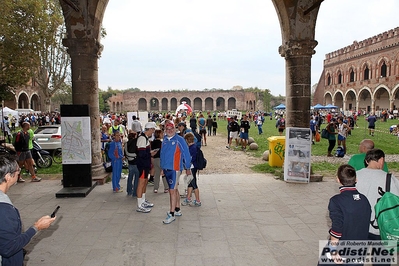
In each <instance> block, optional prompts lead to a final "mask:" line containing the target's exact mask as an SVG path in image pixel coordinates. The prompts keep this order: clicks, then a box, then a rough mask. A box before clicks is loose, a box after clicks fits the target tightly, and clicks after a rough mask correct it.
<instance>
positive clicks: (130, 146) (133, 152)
mask: <svg viewBox="0 0 399 266" xmlns="http://www.w3.org/2000/svg"><path fill="white" fill-rule="evenodd" d="M125 145H126V146H125V147H126V149H125V156H126V157H127V159H128V161H136V159H137V138H134V139H129V141H128V142H127V143H126V144H125Z"/></svg>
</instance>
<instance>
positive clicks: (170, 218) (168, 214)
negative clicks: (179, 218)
mask: <svg viewBox="0 0 399 266" xmlns="http://www.w3.org/2000/svg"><path fill="white" fill-rule="evenodd" d="M166 215H167V216H166V219H165V220H163V221H162V222H163V223H164V224H170V223H171V222H173V221H174V220H176V218H175V217H174V216H172V215H171V214H170V212H167V213H166Z"/></svg>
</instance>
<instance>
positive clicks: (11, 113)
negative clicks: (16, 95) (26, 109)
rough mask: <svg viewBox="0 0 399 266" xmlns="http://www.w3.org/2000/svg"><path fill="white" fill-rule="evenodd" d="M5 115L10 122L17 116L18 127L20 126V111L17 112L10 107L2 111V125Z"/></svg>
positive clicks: (0, 118)
mask: <svg viewBox="0 0 399 266" xmlns="http://www.w3.org/2000/svg"><path fill="white" fill-rule="evenodd" d="M3 115H4V117H8V119H9V120H10V121H11V117H13V116H15V118H16V119H17V122H16V125H18V121H19V115H18V111H15V110H13V109H11V108H8V107H4V108H2V109H1V110H0V124H3Z"/></svg>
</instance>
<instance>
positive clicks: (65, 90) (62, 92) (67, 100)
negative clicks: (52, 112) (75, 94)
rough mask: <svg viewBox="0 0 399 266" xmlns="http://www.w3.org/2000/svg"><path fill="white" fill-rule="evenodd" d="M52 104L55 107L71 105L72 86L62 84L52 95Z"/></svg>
mask: <svg viewBox="0 0 399 266" xmlns="http://www.w3.org/2000/svg"><path fill="white" fill-rule="evenodd" d="M52 102H53V103H54V104H55V103H56V104H57V105H61V104H72V85H71V84H67V83H65V82H64V83H63V84H62V85H61V86H60V88H59V89H58V90H57V91H56V92H55V93H54V96H53V99H52Z"/></svg>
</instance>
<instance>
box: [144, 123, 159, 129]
mask: <svg viewBox="0 0 399 266" xmlns="http://www.w3.org/2000/svg"><path fill="white" fill-rule="evenodd" d="M156 126H157V125H156V124H155V123H154V122H147V123H146V124H145V126H144V128H147V129H150V128H156Z"/></svg>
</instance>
